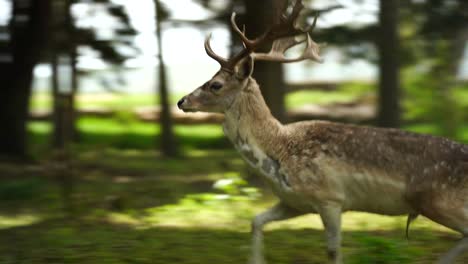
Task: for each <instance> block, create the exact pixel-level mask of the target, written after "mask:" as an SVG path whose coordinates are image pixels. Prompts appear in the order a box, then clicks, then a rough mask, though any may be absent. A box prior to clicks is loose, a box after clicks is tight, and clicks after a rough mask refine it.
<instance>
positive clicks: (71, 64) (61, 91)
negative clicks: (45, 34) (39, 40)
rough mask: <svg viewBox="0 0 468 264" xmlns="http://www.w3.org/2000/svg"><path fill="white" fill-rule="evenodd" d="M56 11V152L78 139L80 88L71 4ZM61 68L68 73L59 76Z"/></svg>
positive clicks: (54, 86)
mask: <svg viewBox="0 0 468 264" xmlns="http://www.w3.org/2000/svg"><path fill="white" fill-rule="evenodd" d="M54 7H55V8H54V10H53V11H54V16H53V17H54V37H53V39H54V43H53V48H52V51H51V57H52V88H53V89H52V91H53V93H52V94H53V99H54V115H53V116H54V120H53V123H54V137H53V147H54V148H55V149H65V148H66V147H67V145H68V144H70V143H71V142H72V141H73V140H74V139H75V137H76V134H75V132H76V128H75V106H74V102H75V93H76V89H77V84H78V83H77V78H76V43H75V40H74V34H73V33H74V25H73V21H72V16H71V13H70V12H71V0H66V1H63V2H61V3H60V4H56V5H55V6H54ZM63 25H65V27H63ZM59 67H66V68H67V69H68V70H67V71H66V72H61V73H59V71H58V69H59ZM59 78H61V79H62V81H60V80H59ZM65 81H66V82H65Z"/></svg>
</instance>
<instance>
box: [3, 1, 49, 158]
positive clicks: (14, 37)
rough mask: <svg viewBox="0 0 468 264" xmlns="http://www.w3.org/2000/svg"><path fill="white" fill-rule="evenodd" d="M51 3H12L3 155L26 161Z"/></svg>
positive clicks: (5, 76) (5, 67)
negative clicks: (33, 85)
mask: <svg viewBox="0 0 468 264" xmlns="http://www.w3.org/2000/svg"><path fill="white" fill-rule="evenodd" d="M50 4H51V1H50V0H44V1H32V0H29V1H28V0H24V1H13V12H12V18H11V22H10V26H9V33H10V43H9V44H7V46H8V48H7V49H8V51H9V54H7V55H6V57H5V58H6V59H3V60H1V61H0V72H1V73H2V74H0V83H2V89H1V92H0V94H1V95H0V124H1V126H2V129H0V155H2V156H6V157H10V158H25V157H26V155H27V153H26V142H27V138H26V122H27V117H28V113H29V97H30V94H31V82H32V79H33V69H34V66H35V65H36V63H37V62H38V61H39V60H40V58H41V54H42V52H43V50H44V47H45V46H46V44H47V39H48V34H47V33H48V30H47V28H48V23H49V18H50Z"/></svg>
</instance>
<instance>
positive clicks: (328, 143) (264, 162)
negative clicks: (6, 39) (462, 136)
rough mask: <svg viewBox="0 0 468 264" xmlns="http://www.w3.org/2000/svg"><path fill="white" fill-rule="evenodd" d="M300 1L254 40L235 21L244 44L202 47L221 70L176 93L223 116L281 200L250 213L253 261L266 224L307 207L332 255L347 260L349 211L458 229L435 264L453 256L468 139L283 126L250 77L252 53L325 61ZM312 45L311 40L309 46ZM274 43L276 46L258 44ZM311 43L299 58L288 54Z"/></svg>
mask: <svg viewBox="0 0 468 264" xmlns="http://www.w3.org/2000/svg"><path fill="white" fill-rule="evenodd" d="M303 9H304V5H303V3H302V1H301V0H296V1H295V3H293V4H292V8H290V9H289V12H288V11H287V10H284V12H282V14H281V18H280V19H279V22H278V23H275V24H273V25H272V26H271V27H270V28H269V29H268V30H266V31H265V32H264V33H263V34H261V35H260V36H258V37H256V38H252V39H250V38H248V37H247V36H246V34H245V27H244V29H243V30H241V29H240V28H239V26H238V24H237V22H236V14H235V13H233V14H232V16H231V26H232V28H233V30H234V32H235V33H236V35H238V36H239V37H240V39H241V40H242V42H243V47H242V49H241V50H240V51H239V52H237V53H235V54H234V55H233V56H231V58H230V59H226V58H223V57H222V56H220V55H218V54H216V53H215V52H214V51H213V49H212V48H211V44H210V40H211V35H208V36H207V38H206V40H205V51H206V53H207V54H208V56H209V57H211V58H212V59H214V60H215V61H217V62H218V63H219V64H220V66H221V68H220V70H219V71H218V72H217V73H216V74H215V75H214V76H213V77H212V79H210V80H209V81H207V82H206V83H205V84H203V85H202V86H200V87H199V88H196V89H195V90H194V91H193V92H191V93H190V94H188V95H186V96H184V97H183V98H182V99H180V101H178V103H177V105H178V107H179V108H180V109H181V110H182V111H184V112H197V111H202V112H213V113H222V114H224V121H223V124H222V127H223V132H224V134H225V136H226V137H227V138H228V139H229V140H230V141H231V142H232V144H233V145H234V147H235V149H236V150H237V151H238V152H239V153H240V155H241V156H242V158H243V159H244V160H245V161H246V163H247V164H248V165H249V166H251V167H253V168H254V169H256V170H258V171H259V174H260V177H262V178H263V180H264V181H265V182H266V183H267V184H268V186H269V187H270V188H271V189H272V190H273V192H274V194H275V195H276V196H277V197H278V198H279V201H278V202H277V204H275V205H274V206H273V207H272V208H270V209H268V210H266V211H265V212H263V213H260V214H258V215H256V216H255V217H254V218H253V220H252V226H251V229H252V244H251V255H250V258H249V263H252V264H263V263H266V262H265V258H264V255H263V227H264V226H265V225H266V224H268V223H270V222H273V221H281V220H286V219H290V218H293V217H298V216H302V215H306V214H311V213H312V214H318V215H319V216H320V218H321V220H322V223H323V226H324V232H325V236H326V248H327V254H328V260H329V261H330V263H343V256H342V253H341V250H340V247H341V240H342V238H341V217H342V214H343V213H344V212H347V211H360V212H369V213H376V214H382V215H389V216H397V215H408V222H407V231H408V227H409V223H410V222H411V221H412V220H413V219H414V218H416V217H417V216H418V215H422V216H425V217H427V218H429V219H430V220H432V221H434V222H436V223H438V224H441V225H443V226H446V227H448V228H450V229H452V230H455V231H457V232H459V233H460V234H461V235H462V239H461V240H460V241H459V242H457V244H456V245H455V246H454V247H453V248H452V249H450V250H449V251H448V252H447V253H445V254H444V255H443V256H442V257H441V258H440V259H439V260H438V263H443V264H446V263H452V262H453V261H454V260H455V259H456V258H457V257H458V256H459V255H460V254H462V253H463V252H464V251H466V250H467V249H468V145H463V144H461V143H457V142H455V141H452V140H449V139H446V138H442V137H436V136H431V135H423V134H417V133H413V132H407V131H403V130H399V129H396V128H377V127H371V126H359V125H351V124H343V123H335V122H329V121H320V120H311V121H301V122H295V123H290V124H282V123H281V122H279V121H278V120H277V119H276V118H275V117H273V115H272V114H271V112H270V110H269V108H268V106H267V104H266V103H265V100H264V98H263V97H262V94H261V91H260V88H259V85H258V84H257V82H256V81H255V79H254V78H253V77H252V73H253V70H254V62H255V61H260V60H263V61H272V62H278V63H292V62H298V61H303V60H313V61H316V62H322V58H321V56H320V54H319V53H320V45H319V44H317V43H316V42H315V41H313V40H312V38H311V36H310V34H309V33H310V32H312V30H313V29H314V28H315V26H316V22H317V17H315V19H314V22H313V24H312V25H311V26H308V27H305V28H304V27H301V26H300V25H299V23H298V20H299V17H300V13H301V11H302V10H303ZM304 44H305V45H304ZM265 45H270V46H271V50H270V51H269V52H258V50H259V49H260V47H261V46H265ZM296 46H305V47H304V50H303V53H302V54H301V55H300V56H298V57H292V58H291V57H290V56H287V55H286V51H288V50H290V49H291V48H292V47H296Z"/></svg>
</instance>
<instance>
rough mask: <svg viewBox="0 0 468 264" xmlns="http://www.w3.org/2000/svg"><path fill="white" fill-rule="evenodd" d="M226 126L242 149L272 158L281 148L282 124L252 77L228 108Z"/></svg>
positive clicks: (226, 129)
mask: <svg viewBox="0 0 468 264" xmlns="http://www.w3.org/2000/svg"><path fill="white" fill-rule="evenodd" d="M223 128H224V132H225V134H226V136H227V137H228V138H229V139H230V140H231V141H232V142H233V143H234V145H235V146H236V148H238V150H240V151H242V149H245V150H249V151H253V152H255V151H257V152H262V153H260V155H263V154H265V155H267V156H268V157H271V158H273V159H276V158H277V156H278V155H279V153H280V152H281V146H282V145H283V144H280V141H282V139H283V138H284V128H283V125H282V124H281V123H280V122H279V121H278V120H277V119H275V118H274V117H273V116H272V114H271V112H270V109H269V108H268V106H267V105H266V103H265V100H264V99H263V97H262V94H261V92H260V89H259V87H258V84H257V83H256V81H255V80H254V79H252V78H250V79H249V80H248V84H247V86H246V88H244V90H243V91H242V92H241V93H240V94H239V95H238V96H237V98H236V99H235V101H234V102H233V104H232V105H231V107H230V108H229V109H228V110H227V111H226V112H225V122H224V125H223Z"/></svg>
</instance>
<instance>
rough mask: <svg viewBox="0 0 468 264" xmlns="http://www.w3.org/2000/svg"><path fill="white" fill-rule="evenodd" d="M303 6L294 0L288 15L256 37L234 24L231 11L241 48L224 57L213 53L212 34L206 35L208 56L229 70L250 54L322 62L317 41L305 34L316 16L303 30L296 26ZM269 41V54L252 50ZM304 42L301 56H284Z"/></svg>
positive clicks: (278, 59) (255, 56) (299, 1)
mask: <svg viewBox="0 0 468 264" xmlns="http://www.w3.org/2000/svg"><path fill="white" fill-rule="evenodd" d="M303 8H304V5H303V4H302V1H301V0H297V1H296V3H295V5H294V7H293V10H292V13H291V15H290V16H286V15H282V16H281V17H280V19H279V22H278V23H276V24H274V25H273V26H272V27H270V29H268V30H267V31H266V32H265V33H263V34H262V35H261V36H259V37H257V38H255V39H249V38H248V37H247V36H246V35H245V28H244V30H240V29H239V27H238V26H237V23H236V13H233V14H232V16H231V26H232V28H233V30H234V31H235V32H236V33H237V34H238V35H239V37H240V38H241V40H242V42H243V44H244V49H242V50H241V51H240V52H239V53H237V54H236V55H235V56H234V57H232V58H231V59H229V60H227V59H224V58H222V57H220V56H218V55H216V54H215V53H214V52H213V50H212V49H211V46H210V38H211V35H209V36H208V37H207V38H206V41H205V49H206V52H207V54H208V55H209V56H210V57H211V58H213V59H214V60H216V61H218V62H219V64H220V65H221V67H222V68H223V69H225V70H228V71H233V70H234V67H235V66H236V64H237V63H238V62H239V61H241V60H242V59H244V58H245V57H247V56H249V55H251V54H252V56H253V57H254V59H256V60H267V61H278V62H297V61H301V60H306V59H312V60H315V61H318V62H321V61H322V59H321V58H320V55H319V50H320V47H319V45H318V44H317V43H315V42H314V41H313V40H312V38H311V37H310V35H309V33H308V32H310V31H312V30H313V29H314V28H315V25H316V22H317V17H316V18H315V19H314V23H313V25H312V26H310V27H307V28H306V29H301V28H300V27H299V26H297V20H298V17H299V14H300V12H301V11H302V9H303ZM299 36H305V37H306V38H305V40H297V38H298V37H299ZM270 42H273V44H272V49H271V51H270V52H269V53H254V51H255V50H257V49H258V48H259V47H261V46H263V45H265V44H267V43H270ZM304 42H306V44H307V45H306V47H305V49H304V52H303V54H302V55H301V56H299V57H298V58H293V59H290V58H286V56H285V55H284V53H285V52H286V51H287V50H289V49H290V48H292V47H294V46H296V45H299V44H302V43H304Z"/></svg>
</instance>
